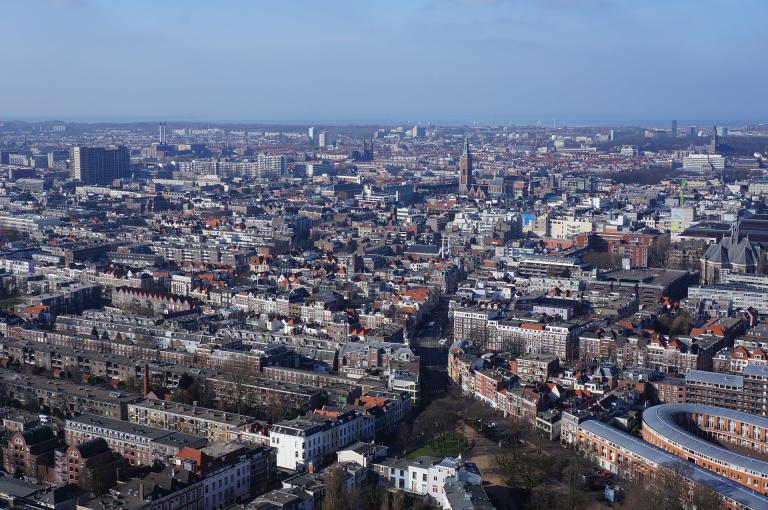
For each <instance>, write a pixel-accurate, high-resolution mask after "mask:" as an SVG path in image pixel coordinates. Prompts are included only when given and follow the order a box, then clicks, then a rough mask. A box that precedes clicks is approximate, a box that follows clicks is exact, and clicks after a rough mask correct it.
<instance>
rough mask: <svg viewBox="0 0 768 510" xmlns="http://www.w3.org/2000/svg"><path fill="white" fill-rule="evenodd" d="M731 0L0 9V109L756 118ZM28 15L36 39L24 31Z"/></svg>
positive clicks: (652, 121) (11, 115)
mask: <svg viewBox="0 0 768 510" xmlns="http://www.w3.org/2000/svg"><path fill="white" fill-rule="evenodd" d="M731 6H732V4H724V3H722V2H698V3H693V2H678V3H675V4H674V5H667V4H664V3H659V2H646V3H644V4H642V5H635V4H630V3H628V2H621V1H609V0H603V1H599V2H598V1H595V2H591V1H581V2H562V1H547V2H539V3H537V2H530V1H524V0H520V1H502V0H499V1H492V0H480V1H477V0H476V1H455V2H454V1H451V2H441V3H437V2H426V1H425V2H419V3H404V2H403V3H399V4H396V5H394V6H393V7H392V8H390V9H388V10H386V11H384V10H382V9H380V8H377V7H376V6H373V5H368V4H360V3H351V2H330V3H327V4H324V5H323V6H322V7H318V6H317V4H309V3H306V2H293V3H275V2H259V3H241V2H227V3H225V4H222V5H221V7H220V8H218V7H213V6H210V5H207V4H204V3H201V2H189V3H184V4H178V3H170V2H169V3H162V4H159V5H155V4H148V3H141V2H136V3H131V4H130V7H128V6H127V4H122V5H121V4H114V3H109V4H107V3H103V2H94V1H88V0H78V1H75V0H72V1H69V0H52V1H39V2H11V3H10V4H8V5H7V6H6V14H7V16H8V17H9V19H14V20H17V21H18V22H17V23H12V24H10V26H9V27H8V29H7V30H5V31H4V33H3V34H2V35H0V42H2V43H3V44H2V46H3V47H5V48H6V51H5V52H4V54H3V59H4V60H5V61H6V62H7V64H8V66H9V68H10V69H13V70H14V73H13V76H14V79H13V80H9V81H8V83H6V84H5V89H6V90H5V92H6V93H5V94H4V95H3V98H2V99H0V118H3V119H22V120H24V119H26V120H33V121H39V120H43V119H53V118H56V119H60V120H64V121H135V120H168V121H177V120H178V121H211V122H226V121H232V122H246V121H247V122H262V123H285V122H291V123H327V124H345V123H370V122H381V123H390V122H391V123H399V122H407V123H421V124H425V123H427V122H432V123H436V124H443V125H451V124H471V123H473V122H479V123H498V124H501V123H509V122H512V123H515V124H536V123H537V122H539V123H540V124H542V125H546V126H552V125H553V124H554V125H563V124H568V125H599V124H604V125H607V124H611V125H617V124H624V125H663V124H666V123H668V122H669V120H668V119H672V118H677V119H678V120H679V121H680V122H681V125H685V124H687V123H691V124H696V125H711V124H715V123H717V124H731V125H737V124H743V123H746V122H757V121H761V120H763V119H764V118H766V117H768V111H766V110H765V106H762V105H761V103H760V102H759V101H757V99H758V98H759V96H760V92H761V90H760V84H761V83H762V82H764V81H765V78H768V74H767V73H768V72H766V71H765V70H764V68H761V67H759V66H756V65H754V63H755V62H759V58H760V55H759V49H760V48H762V47H765V46H766V42H768V41H766V37H768V36H766V35H765V34H764V31H762V30H760V26H759V20H760V19H763V18H764V16H761V15H760V14H761V13H762V14H765V13H766V12H765V11H766V5H765V4H763V3H760V2H754V1H744V2H739V7H740V8H730V7H731ZM32 20H34V26H35V27H36V31H37V32H38V33H39V34H40V35H39V36H37V37H31V38H30V37H29V34H28V33H27V32H26V29H25V27H27V26H29V25H28V23H29V22H31V21H32ZM21 40H24V44H23V45H20V44H19V41H21ZM11 50H12V51H11ZM95 64H98V66H97V67H98V70H99V71H98V72H96V73H94V72H89V69H93V66H94V65H95ZM746 69H749V73H750V75H749V76H750V78H749V79H748V80H742V81H740V82H739V83H738V87H737V86H736V85H735V83H736V82H734V77H735V76H738V75H739V73H743V72H744V70H746ZM42 71H44V73H45V74H44V75H41V72H42ZM63 76H66V79H57V77H63ZM760 108H762V110H761V109H760ZM686 119H688V120H686Z"/></svg>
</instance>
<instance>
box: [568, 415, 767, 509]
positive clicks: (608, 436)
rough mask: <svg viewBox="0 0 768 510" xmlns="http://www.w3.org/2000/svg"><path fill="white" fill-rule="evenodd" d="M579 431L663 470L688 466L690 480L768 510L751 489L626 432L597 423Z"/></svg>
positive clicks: (582, 426) (754, 507)
mask: <svg viewBox="0 0 768 510" xmlns="http://www.w3.org/2000/svg"><path fill="white" fill-rule="evenodd" d="M579 427H580V428H582V429H584V430H586V431H587V432H589V433H591V434H594V435H596V436H598V437H601V438H603V439H605V440H606V441H609V442H611V443H613V444H615V445H617V446H619V447H621V448H623V449H625V450H627V451H629V452H631V453H632V454H634V455H637V456H638V457H641V458H643V459H646V460H647V461H649V462H651V463H653V464H656V465H659V466H663V465H674V464H681V465H684V466H686V469H687V470H689V474H688V476H689V478H691V479H692V480H694V481H695V482H697V483H701V484H704V485H706V486H707V487H709V488H710V489H712V490H714V491H716V492H718V493H719V494H722V495H723V496H726V497H728V498H729V499H731V500H733V501H736V502H738V503H739V504H741V505H744V506H745V507H746V508H751V509H753V510H768V499H766V498H765V497H763V496H762V495H760V494H758V493H757V492H755V491H752V490H750V489H747V488H746V487H744V486H742V485H740V484H737V483H736V482H731V481H730V480H728V479H726V478H723V477H722V476H718V475H716V474H714V473H712V472H711V471H707V470H706V469H704V468H701V467H699V466H696V465H695V464H693V463H690V462H685V461H683V460H682V459H680V458H679V457H677V456H675V455H673V454H671V453H669V452H666V451H664V450H662V449H661V448H657V447H655V446H653V445H651V444H649V443H646V442H645V441H643V440H641V439H638V438H636V437H634V436H631V435H629V434H627V433H625V432H621V431H620V430H617V429H615V428H613V427H611V426H609V425H606V424H605V423H602V422H599V421H597V420H587V421H585V422H582V423H581V424H580V425H579Z"/></svg>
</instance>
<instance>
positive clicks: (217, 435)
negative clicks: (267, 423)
mask: <svg viewBox="0 0 768 510" xmlns="http://www.w3.org/2000/svg"><path fill="white" fill-rule="evenodd" d="M126 414H127V416H126V418H125V419H126V420H127V421H129V422H131V423H136V424H139V425H146V426H150V427H156V428H160V429H165V430H171V431H176V432H182V433H184V434H189V435H192V436H197V437H204V438H206V439H208V440H209V441H211V442H214V441H226V440H227V439H228V437H229V433H230V432H234V431H235V430H236V429H237V428H238V427H241V426H243V425H245V424H247V423H250V422H252V421H254V419H253V418H251V417H248V416H242V415H239V414H234V413H226V412H224V411H215V410H213V409H208V408H205V407H199V406H192V405H186V404H181V403H178V402H168V401H165V400H155V399H141V400H138V401H135V402H132V403H130V404H128V405H127V413H126Z"/></svg>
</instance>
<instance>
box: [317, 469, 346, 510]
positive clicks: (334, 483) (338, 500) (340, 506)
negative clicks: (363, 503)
mask: <svg viewBox="0 0 768 510" xmlns="http://www.w3.org/2000/svg"><path fill="white" fill-rule="evenodd" d="M345 479H346V475H345V472H344V468H342V467H341V466H340V465H338V464H335V465H333V466H331V467H330V468H328V470H327V471H326V472H325V478H324V482H325V495H324V496H323V504H322V506H321V507H320V508H321V510H347V509H348V505H347V498H346V497H345V496H346V494H345V492H346V491H345V490H344V480H345Z"/></svg>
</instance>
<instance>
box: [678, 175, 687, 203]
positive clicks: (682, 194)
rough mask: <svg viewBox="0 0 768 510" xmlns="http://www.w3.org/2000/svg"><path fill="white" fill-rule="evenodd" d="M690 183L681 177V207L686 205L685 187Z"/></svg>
mask: <svg viewBox="0 0 768 510" xmlns="http://www.w3.org/2000/svg"><path fill="white" fill-rule="evenodd" d="M687 185H688V181H686V180H685V179H680V207H683V206H684V205H685V187H686V186H687Z"/></svg>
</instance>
